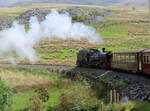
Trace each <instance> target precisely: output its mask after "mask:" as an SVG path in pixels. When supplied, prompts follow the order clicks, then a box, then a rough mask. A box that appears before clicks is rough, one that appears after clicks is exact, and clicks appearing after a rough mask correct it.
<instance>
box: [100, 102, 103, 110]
mask: <svg viewBox="0 0 150 111" xmlns="http://www.w3.org/2000/svg"><path fill="white" fill-rule="evenodd" d="M100 111H103V102H102V103H101V106H100Z"/></svg>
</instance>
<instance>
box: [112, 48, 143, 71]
mask: <svg viewBox="0 0 150 111" xmlns="http://www.w3.org/2000/svg"><path fill="white" fill-rule="evenodd" d="M141 55H142V50H136V51H120V52H113V53H112V65H111V66H112V67H111V68H112V69H118V70H125V71H130V72H133V73H137V72H141V71H142V63H141Z"/></svg>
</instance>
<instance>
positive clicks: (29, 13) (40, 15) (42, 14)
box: [16, 8, 50, 24]
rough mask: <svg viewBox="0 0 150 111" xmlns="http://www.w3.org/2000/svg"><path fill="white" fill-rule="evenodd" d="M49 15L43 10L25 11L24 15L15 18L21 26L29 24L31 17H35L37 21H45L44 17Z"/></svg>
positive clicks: (47, 11) (48, 11)
mask: <svg viewBox="0 0 150 111" xmlns="http://www.w3.org/2000/svg"><path fill="white" fill-rule="evenodd" d="M48 13H50V10H45V9H38V8H36V9H32V10H29V11H26V12H25V13H23V14H21V15H20V16H18V17H17V18H16V20H17V21H19V22H20V23H22V24H29V20H30V18H31V17H32V16H36V17H37V18H38V20H39V21H43V20H44V19H45V16H46V15H47V14H48Z"/></svg>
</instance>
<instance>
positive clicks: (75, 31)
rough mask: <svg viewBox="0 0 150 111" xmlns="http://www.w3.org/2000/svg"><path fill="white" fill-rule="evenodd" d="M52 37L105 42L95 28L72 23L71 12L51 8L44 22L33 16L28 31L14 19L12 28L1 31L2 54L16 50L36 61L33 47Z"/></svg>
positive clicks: (17, 52) (21, 55)
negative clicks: (62, 12) (60, 11)
mask: <svg viewBox="0 0 150 111" xmlns="http://www.w3.org/2000/svg"><path fill="white" fill-rule="evenodd" d="M52 37H57V38H60V39H68V38H72V39H75V40H80V39H81V38H86V39H88V41H89V42H90V43H93V44H95V43H98V44H102V43H103V41H102V39H101V38H100V37H99V35H98V34H97V33H96V30H95V29H94V28H92V27H88V26H86V25H84V24H83V23H77V22H76V23H72V18H71V17H70V15H69V14H67V13H64V14H59V13H58V12H57V11H56V10H51V12H50V14H49V15H47V16H46V18H45V20H44V21H42V22H39V21H38V19H37V18H36V17H31V19H30V29H29V30H28V31H26V30H25V27H24V25H21V24H19V23H18V22H17V21H14V23H13V25H12V27H11V28H9V29H5V30H3V31H2V32H0V56H4V55H5V56H6V54H7V56H9V57H11V56H12V55H13V53H14V52H15V53H16V54H17V55H18V56H19V57H20V58H28V59H29V60H30V61H31V62H34V61H35V60H36V58H37V54H36V52H35V50H34V48H33V47H34V46H35V44H37V43H38V42H39V41H40V40H41V39H44V38H52Z"/></svg>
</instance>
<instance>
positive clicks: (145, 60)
mask: <svg viewBox="0 0 150 111" xmlns="http://www.w3.org/2000/svg"><path fill="white" fill-rule="evenodd" d="M142 70H143V72H144V73H145V74H148V75H150V49H148V50H144V51H143V53H142Z"/></svg>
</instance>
